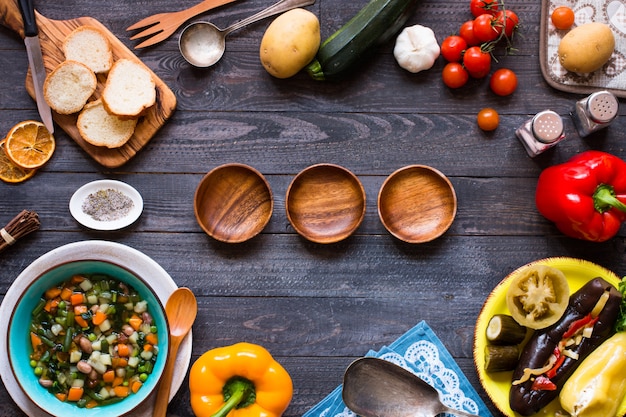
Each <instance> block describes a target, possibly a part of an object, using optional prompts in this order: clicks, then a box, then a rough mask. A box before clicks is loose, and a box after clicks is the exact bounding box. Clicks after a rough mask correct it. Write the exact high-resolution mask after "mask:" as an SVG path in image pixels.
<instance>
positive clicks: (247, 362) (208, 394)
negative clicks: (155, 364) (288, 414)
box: [189, 342, 293, 417]
mask: <svg viewBox="0 0 626 417" xmlns="http://www.w3.org/2000/svg"><path fill="white" fill-rule="evenodd" d="M189 391H190V394H191V408H192V409H193V412H194V414H195V415H196V416H198V417H226V416H228V417H279V416H281V415H282V413H283V412H284V411H285V410H286V409H287V406H288V405H289V403H290V402H291V397H292V395H293V383H292V381H291V377H290V376H289V373H287V371H286V370H285V368H283V367H282V366H281V365H280V364H279V363H278V362H277V361H276V360H275V359H274V358H273V357H272V355H271V354H270V353H269V352H268V351H267V350H266V349H265V348H263V347H262V346H259V345H255V344H252V343H243V342H242V343H237V344H234V345H232V346H225V347H220V348H215V349H212V350H209V351H208V352H205V353H204V354H203V355H202V356H200V357H199V358H198V360H197V361H196V362H194V364H193V366H192V367H191V370H190V372H189Z"/></svg>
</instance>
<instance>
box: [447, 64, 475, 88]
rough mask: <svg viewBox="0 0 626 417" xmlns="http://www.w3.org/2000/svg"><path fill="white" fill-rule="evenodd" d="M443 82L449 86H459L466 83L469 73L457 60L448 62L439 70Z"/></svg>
mask: <svg viewBox="0 0 626 417" xmlns="http://www.w3.org/2000/svg"><path fill="white" fill-rule="evenodd" d="M441 78H442V79H443V83H444V84H445V85H446V86H447V87H449V88H459V87H463V86H464V85H465V84H467V80H469V74H468V73H467V70H466V69H465V68H463V65H461V64H460V63H459V62H448V63H447V64H446V66H445V67H443V71H441Z"/></svg>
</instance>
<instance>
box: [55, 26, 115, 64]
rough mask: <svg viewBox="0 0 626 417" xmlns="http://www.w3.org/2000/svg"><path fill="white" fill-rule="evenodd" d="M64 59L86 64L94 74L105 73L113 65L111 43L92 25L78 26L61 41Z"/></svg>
mask: <svg viewBox="0 0 626 417" xmlns="http://www.w3.org/2000/svg"><path fill="white" fill-rule="evenodd" d="M63 52H64V53H65V59H67V60H70V61H78V62H81V63H83V64H85V65H87V66H88V67H89V68H91V70H92V71H93V72H95V73H96V74H102V73H107V72H108V71H109V70H110V69H111V66H112V65H113V53H112V52H111V44H110V43H109V40H108V39H107V37H106V35H105V34H104V33H103V32H102V31H101V30H100V29H98V28H95V27H93V26H79V27H78V28H76V29H74V30H73V31H72V33H70V34H69V35H67V37H66V38H65V40H64V41H63Z"/></svg>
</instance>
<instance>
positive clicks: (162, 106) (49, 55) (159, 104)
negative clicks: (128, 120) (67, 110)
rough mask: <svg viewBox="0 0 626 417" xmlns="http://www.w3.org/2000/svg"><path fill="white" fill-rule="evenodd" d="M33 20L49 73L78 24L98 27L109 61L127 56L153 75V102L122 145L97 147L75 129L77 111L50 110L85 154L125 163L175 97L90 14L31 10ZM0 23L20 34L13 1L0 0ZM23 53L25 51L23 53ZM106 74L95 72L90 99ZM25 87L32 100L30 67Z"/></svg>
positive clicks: (114, 165) (153, 131)
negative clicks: (57, 15) (64, 15)
mask: <svg viewBox="0 0 626 417" xmlns="http://www.w3.org/2000/svg"><path fill="white" fill-rule="evenodd" d="M35 19H36V21H37V26H38V28H39V39H40V42H41V50H42V54H43V61H44V66H45V68H46V72H47V73H50V72H51V71H52V70H53V69H54V68H55V67H56V66H57V65H59V64H60V63H61V62H63V61H64V60H65V56H64V53H63V41H64V39H65V38H66V37H67V35H69V34H70V33H71V32H72V31H73V30H74V29H76V28H78V27H80V26H93V27H95V28H98V29H100V30H101V31H102V32H103V33H104V34H105V35H106V36H107V38H108V40H109V43H110V44H111V51H112V53H113V60H114V61H116V60H118V59H120V58H127V59H131V60H133V61H135V62H139V63H140V64H141V65H143V66H144V67H145V68H146V69H147V70H148V71H149V72H150V73H151V74H152V77H153V78H154V81H155V85H156V103H155V104H154V105H153V106H152V107H150V108H149V109H147V110H146V112H145V114H144V115H142V116H141V117H140V119H139V121H138V123H137V127H136V128H135V132H134V133H133V136H132V137H131V138H130V139H129V140H128V142H126V143H125V144H124V145H123V146H121V147H119V148H114V149H109V148H106V147H101V146H93V145H91V144H90V143H88V142H86V141H85V140H84V139H83V138H82V137H81V135H80V133H79V132H78V128H77V127H76V120H77V119H78V113H76V114H72V115H62V114H58V113H56V112H54V111H53V112H52V117H53V119H54V121H55V122H56V123H57V125H58V126H59V127H61V129H63V130H64V131H65V132H66V133H67V134H68V135H69V136H70V137H71V138H72V139H73V140H74V141H75V142H76V143H77V144H78V145H79V146H80V147H81V148H82V149H83V150H84V151H85V152H87V154H89V155H90V156H91V157H92V158H93V159H94V160H96V161H97V162H98V163H100V164H101V165H103V166H105V167H107V168H117V167H120V166H122V165H123V164H124V163H126V162H128V161H129V160H130V159H131V158H132V157H134V156H135V155H136V153H137V152H139V151H140V150H141V149H142V148H143V147H144V146H145V145H146V144H147V143H148V142H149V141H150V139H152V137H153V136H154V135H155V134H156V132H157V131H158V130H159V129H160V128H161V127H162V126H163V125H164V124H165V122H166V121H167V120H168V119H169V118H170V116H171V115H172V113H173V112H174V110H175V109H176V96H175V95H174V93H173V92H172V91H171V90H170V88H169V87H168V86H167V85H166V84H165V83H164V82H163V81H162V80H161V79H160V78H159V77H157V76H156V74H154V72H153V71H152V70H151V69H150V68H148V67H147V66H146V65H145V64H144V63H143V62H141V60H140V59H139V58H137V56H136V55H135V54H133V52H131V50H130V49H128V48H127V47H126V46H125V45H124V44H123V43H122V42H121V41H120V40H119V39H118V38H117V37H116V36H115V35H113V33H111V31H110V30H109V29H107V28H106V26H104V25H103V24H102V23H100V22H99V21H98V20H96V19H94V18H92V17H79V18H76V19H69V20H53V19H48V18H46V17H45V16H43V15H41V14H40V13H39V12H37V11H35ZM0 24H1V25H3V26H5V27H7V28H9V29H12V30H13V31H15V32H17V33H18V34H19V35H20V36H21V37H22V38H23V37H24V28H23V21H22V15H21V14H20V9H19V6H18V4H17V0H0ZM24 53H26V52H24ZM105 81H106V75H98V86H97V89H96V92H95V93H94V96H93V98H94V99H95V98H98V97H100V95H101V94H102V90H103V88H104V82H105ZM25 85H26V90H27V91H28V94H29V95H30V96H31V97H32V98H33V99H34V98H35V90H34V87H33V80H32V77H31V72H30V69H29V70H28V72H27V74H26V82H25Z"/></svg>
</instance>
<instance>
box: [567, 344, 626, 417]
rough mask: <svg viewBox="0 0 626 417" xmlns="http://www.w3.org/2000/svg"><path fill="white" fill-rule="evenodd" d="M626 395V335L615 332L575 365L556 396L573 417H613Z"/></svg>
mask: <svg viewBox="0 0 626 417" xmlns="http://www.w3.org/2000/svg"><path fill="white" fill-rule="evenodd" d="M625 394H626V332H620V333H616V334H615V335H613V336H612V337H610V338H609V339H607V340H606V341H605V342H604V343H602V344H601V345H600V346H598V347H597V348H596V349H595V350H594V351H593V352H591V354H589V356H587V358H585V360H584V361H583V362H582V363H581V364H580V365H579V366H578V368H577V369H576V371H574V373H573V374H572V376H571V377H570V378H569V379H568V380H567V382H566V383H565V384H564V385H563V389H562V390H561V393H560V394H559V399H560V401H561V407H563V409H564V410H565V411H567V412H568V413H570V414H571V415H572V417H612V416H615V415H616V414H617V409H618V407H619V406H620V404H621V402H622V399H623V398H624V395H625Z"/></svg>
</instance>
